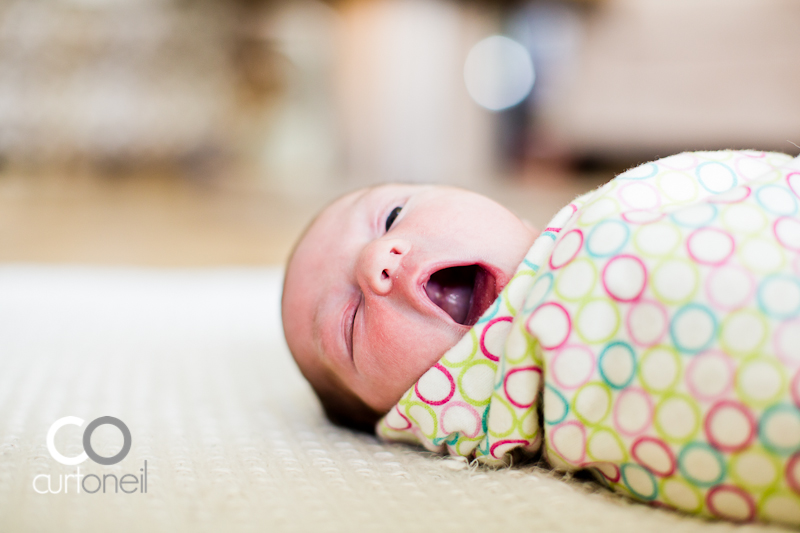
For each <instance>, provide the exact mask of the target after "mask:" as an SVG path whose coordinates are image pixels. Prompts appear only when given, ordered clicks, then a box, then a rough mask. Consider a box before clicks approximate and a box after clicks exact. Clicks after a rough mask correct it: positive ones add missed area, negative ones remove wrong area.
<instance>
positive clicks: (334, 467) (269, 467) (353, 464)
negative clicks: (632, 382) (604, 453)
mask: <svg viewBox="0 0 800 533" xmlns="http://www.w3.org/2000/svg"><path fill="white" fill-rule="evenodd" d="M280 280H281V273H280V271H278V270H269V269H265V270H163V271H160V270H133V269H95V268H77V267H37V266H4V267H0V531H3V532H7V531H8V532H13V531H60V532H68V531H76V532H77V531H81V532H93V531H115V532H124V531H136V532H144V531H147V532H150V531H164V532H180V531H270V532H272V531H362V530H369V531H382V532H385V531H437V532H438V531H450V530H457V531H467V530H469V531H490V530H491V531H533V530H536V531H565V532H566V531H598V532H603V531H613V532H615V533H623V532H628V531H629V532H637V533H638V532H641V531H649V532H658V531H664V532H667V531H669V532H673V531H675V530H680V531H686V532H691V531H698V532H699V531H734V530H736V531H761V530H775V531H778V530H779V528H765V527H764V526H748V527H744V528H738V527H736V526H733V525H730V524H721V523H716V524H715V523H707V522H704V521H701V520H698V519H693V518H687V517H683V516H680V515H677V514H674V513H670V512H663V511H659V510H657V509H651V508H647V507H644V506H641V505H638V504H630V503H629V502H627V501H626V500H624V499H621V498H619V497H616V496H612V495H610V494H609V493H607V492H605V491H604V490H602V489H599V488H598V487H597V486H596V485H593V484H586V483H581V484H579V483H566V482H564V480H563V479H561V478H556V477H554V476H552V475H551V474H549V473H547V472H545V471H543V470H540V469H537V468H535V467H526V468H512V469H503V470H490V469H487V468H483V467H481V468H474V467H466V465H464V464H463V463H460V462H457V461H455V460H453V459H442V458H439V457H434V456H431V455H430V454H428V453H427V452H423V451H421V450H419V449H417V448H411V447H404V446H399V445H385V444H380V443H378V442H377V441H376V440H375V439H374V438H372V437H370V436H365V435H358V434H355V433H352V432H350V431H347V430H342V429H338V428H335V427H332V426H331V425H329V424H328V423H327V422H325V421H324V419H323V418H322V415H321V411H320V409H319V408H318V406H317V404H316V401H315V400H314V398H313V395H312V393H311V391H310V389H309V388H308V386H307V385H306V384H305V383H304V382H303V381H302V378H301V377H300V374H299V372H298V371H297V370H296V369H295V367H294V364H293V363H292V361H291V359H290V357H289V354H288V352H287V350H286V347H285V345H284V341H283V338H282V335H281V328H280V317H279V313H278V309H279V306H278V299H279V292H280ZM105 415H110V416H114V417H116V418H118V419H120V420H122V421H123V422H124V423H125V425H126V426H127V427H128V428H129V429H130V433H131V440H132V446H131V449H130V453H129V454H128V455H127V457H125V459H123V460H122V461H121V462H119V463H117V464H115V465H113V466H101V465H99V464H96V463H94V462H92V461H91V460H87V461H85V462H84V463H82V464H81V465H80V468H81V474H82V475H83V476H85V477H84V480H87V479H88V481H87V485H88V487H89V490H92V489H94V484H93V483H95V482H94V481H93V480H94V479H95V478H89V477H88V476H89V475H91V474H94V475H96V476H98V478H97V479H99V478H100V477H103V476H109V475H112V474H113V475H114V476H116V477H117V478H120V479H121V478H122V476H124V475H125V474H126V473H137V474H138V473H139V469H140V468H141V467H142V466H143V464H144V462H145V461H147V467H148V480H147V493H146V494H142V493H140V492H135V493H133V494H123V493H121V492H118V493H114V489H113V483H112V482H111V478H110V477H109V478H108V479H109V484H108V486H107V487H106V493H105V494H103V493H102V491H99V492H98V493H96V494H87V493H86V492H81V493H80V494H78V493H76V492H75V480H74V479H68V480H67V485H66V486H67V490H68V493H67V494H64V493H63V491H62V492H60V493H58V494H37V492H36V491H35V490H34V487H33V480H34V478H35V477H36V476H37V475H41V474H45V475H48V476H50V480H51V482H52V486H51V488H53V489H56V488H59V480H63V476H66V475H71V474H74V473H75V469H76V467H74V466H63V465H61V464H59V463H57V462H56V461H55V460H54V459H53V457H52V456H51V454H50V453H49V452H48V447H47V443H46V440H47V432H48V429H49V428H50V426H51V425H52V424H53V422H55V421H56V420H57V419H60V418H62V417H65V416H76V417H79V418H82V419H83V420H85V421H86V424H88V423H89V422H90V421H92V420H95V419H96V418H98V417H100V416H105ZM82 431H83V430H82V429H80V430H79V429H78V428H75V427H68V426H65V427H64V428H63V429H62V430H60V431H59V432H58V436H57V438H56V440H55V445H56V447H57V448H58V450H59V451H60V452H61V453H62V454H63V455H65V456H76V455H79V454H80V453H81V447H82V442H81V435H82ZM91 442H92V448H93V449H94V450H95V451H96V452H97V453H98V454H99V455H101V456H106V457H109V456H113V455H114V454H116V453H117V452H118V451H119V449H120V447H121V445H122V437H121V435H120V433H119V432H118V431H117V430H115V429H114V428H113V427H110V426H103V427H101V428H100V429H98V430H97V431H96V432H95V433H94V434H93V436H92V438H91ZM39 482H40V484H39V489H44V488H46V480H45V478H40V479H39ZM477 495H479V499H478V496H477Z"/></svg>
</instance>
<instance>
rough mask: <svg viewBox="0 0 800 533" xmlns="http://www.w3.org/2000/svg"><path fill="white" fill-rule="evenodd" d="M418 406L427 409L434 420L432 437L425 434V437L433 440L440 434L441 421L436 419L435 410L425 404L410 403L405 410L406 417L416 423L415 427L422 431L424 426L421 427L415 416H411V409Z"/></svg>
mask: <svg viewBox="0 0 800 533" xmlns="http://www.w3.org/2000/svg"><path fill="white" fill-rule="evenodd" d="M417 406H418V407H422V408H423V409H425V410H426V411H427V412H428V414H429V415H431V418H432V419H433V432H432V433H431V434H430V435H428V434H427V433H423V435H425V437H426V438H428V439H431V440H433V439H434V438H435V437H436V435H437V434H438V432H439V420H438V419H437V418H436V412H434V410H433V408H432V407H431V406H430V405H428V404H426V403H423V402H408V405H407V406H406V408H405V412H406V413H405V415H406V416H407V417H408V419H409V420H411V421H412V422H414V425H416V426H417V427H418V428H420V431H422V426H420V424H419V421H418V420H417V419H416V418H414V417H413V416H411V408H412V407H417Z"/></svg>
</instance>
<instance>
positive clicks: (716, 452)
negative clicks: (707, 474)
mask: <svg viewBox="0 0 800 533" xmlns="http://www.w3.org/2000/svg"><path fill="white" fill-rule="evenodd" d="M695 448H703V449H704V450H706V451H708V452H710V453H711V455H713V456H714V459H716V460H717V465H719V475H718V476H717V477H716V478H715V479H712V480H711V481H701V480H699V479H696V478H694V477H693V476H692V475H691V474H689V472H687V471H686V468H685V466H684V456H685V455H686V454H687V453H689V452H690V451H692V450H693V449H695ZM678 470H680V472H681V474H683V477H685V478H686V479H688V480H689V481H691V482H692V483H693V484H695V485H697V486H698V487H711V486H713V485H716V484H717V483H719V482H720V481H722V480H723V479H725V476H726V474H727V467H726V466H725V459H724V458H723V457H722V454H721V453H719V450H717V449H716V448H714V447H713V446H711V445H710V444H706V443H705V442H690V443H689V444H687V445H686V446H684V447H683V449H682V450H681V453H679V454H678Z"/></svg>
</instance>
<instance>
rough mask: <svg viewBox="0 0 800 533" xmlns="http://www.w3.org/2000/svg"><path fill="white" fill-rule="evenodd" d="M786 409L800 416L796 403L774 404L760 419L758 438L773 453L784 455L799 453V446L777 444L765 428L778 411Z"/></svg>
mask: <svg viewBox="0 0 800 533" xmlns="http://www.w3.org/2000/svg"><path fill="white" fill-rule="evenodd" d="M785 411H788V412H790V413H792V414H794V415H795V417H797V418H800V409H798V408H797V407H795V406H794V405H791V404H788V403H784V404H778V405H773V406H772V407H770V408H769V409H767V410H766V411H764V414H763V415H761V420H759V421H758V440H760V441H761V444H762V445H763V446H764V448H766V449H768V450H769V451H771V452H772V453H777V454H779V455H783V456H786V455H791V454H793V453H797V448H793V447H790V448H783V447H781V446H776V445H775V444H773V443H772V442H771V441H770V440H769V438H768V437H767V435H766V431H765V428H766V427H767V422H768V421H769V419H770V418H771V417H772V416H774V415H776V414H777V413H778V412H785Z"/></svg>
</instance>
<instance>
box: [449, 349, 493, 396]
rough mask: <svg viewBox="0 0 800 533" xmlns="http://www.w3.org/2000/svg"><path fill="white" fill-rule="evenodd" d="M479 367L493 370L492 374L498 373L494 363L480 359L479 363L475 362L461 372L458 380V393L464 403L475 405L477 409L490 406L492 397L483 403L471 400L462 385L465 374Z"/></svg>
mask: <svg viewBox="0 0 800 533" xmlns="http://www.w3.org/2000/svg"><path fill="white" fill-rule="evenodd" d="M478 365H484V366H488V367H489V368H490V369H491V370H492V374H496V373H497V365H496V364H495V363H494V362H492V361H488V360H486V359H480V360H478V361H473V362H472V364H470V365H469V366H468V367H466V368H464V369H463V370H461V372H460V373H459V374H458V378H457V379H456V383H457V385H458V393H459V394H460V395H461V397H462V398H463V399H464V401H466V402H467V403H470V404H472V405H474V406H475V407H481V406H484V405H488V404H489V402H490V401H491V400H492V397H491V396H489V397H488V398H486V399H485V400H483V401H478V400H475V399H473V398H470V397H469V396H467V393H466V391H465V390H464V387H463V385H462V380H463V379H464V374H466V373H467V372H469V371H470V370H471V369H473V368H474V367H476V366H478Z"/></svg>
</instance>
